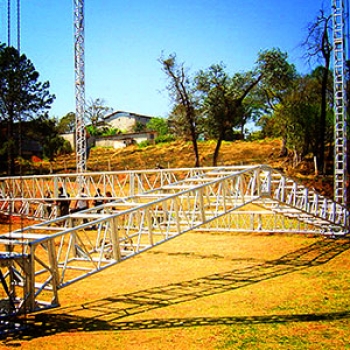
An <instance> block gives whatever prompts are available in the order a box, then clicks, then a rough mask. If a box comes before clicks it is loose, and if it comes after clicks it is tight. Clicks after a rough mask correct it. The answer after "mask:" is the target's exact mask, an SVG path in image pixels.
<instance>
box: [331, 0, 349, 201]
mask: <svg viewBox="0 0 350 350" xmlns="http://www.w3.org/2000/svg"><path fill="white" fill-rule="evenodd" d="M332 2H333V6H332V10H333V46H334V47H333V55H334V67H333V69H334V114H335V125H334V132H335V135H334V141H335V143H334V200H335V201H336V202H338V203H342V204H347V135H346V134H347V133H346V128H347V123H346V83H345V63H346V47H345V43H346V40H345V38H346V25H345V20H346V12H347V11H346V10H347V8H346V2H347V1H346V0H332Z"/></svg>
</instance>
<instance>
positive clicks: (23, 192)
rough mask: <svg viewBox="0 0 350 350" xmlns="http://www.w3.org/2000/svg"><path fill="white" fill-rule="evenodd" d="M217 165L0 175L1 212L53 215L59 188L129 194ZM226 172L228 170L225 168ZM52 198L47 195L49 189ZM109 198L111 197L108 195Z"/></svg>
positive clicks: (114, 195) (40, 216)
mask: <svg viewBox="0 0 350 350" xmlns="http://www.w3.org/2000/svg"><path fill="white" fill-rule="evenodd" d="M247 168H249V167H247V166H245V167H244V166H234V167H226V168H225V169H226V171H228V172H236V171H240V170H243V169H247ZM213 169H216V168H212V167H208V168H195V169H194V168H178V169H161V170H158V169H156V170H154V169H153V170H134V171H133V170H131V171H115V172H106V173H101V172H96V173H91V172H90V173H80V174H59V175H38V176H21V177H1V178H0V212H2V213H4V214H6V213H8V214H9V213H11V215H25V216H26V217H28V218H33V219H40V220H47V219H48V218H54V217H55V214H56V211H55V210H54V211H52V213H51V216H50V217H48V216H47V211H46V210H45V208H46V206H47V202H48V201H50V200H51V201H54V200H55V199H57V196H58V188H59V187H60V186H62V187H63V188H64V189H65V192H66V193H68V194H69V195H70V198H71V199H74V198H75V197H76V196H77V195H78V192H79V189H80V187H81V186H84V187H85V189H86V194H87V195H88V197H89V198H91V199H92V197H94V196H95V194H96V192H97V189H100V190H101V192H102V193H103V194H106V193H107V192H110V193H111V196H112V198H119V197H127V196H132V195H135V194H138V193H143V192H146V191H149V190H152V189H155V188H159V187H162V186H164V185H168V184H171V183H174V182H178V181H181V180H183V179H187V178H191V177H193V176H197V175H200V174H203V173H206V172H208V171H211V170H213ZM223 174H225V172H223ZM48 192H49V193H50V194H51V198H47V193H48ZM106 199H110V198H106Z"/></svg>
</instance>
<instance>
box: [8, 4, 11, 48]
mask: <svg viewBox="0 0 350 350" xmlns="http://www.w3.org/2000/svg"><path fill="white" fill-rule="evenodd" d="M7 46H11V0H7Z"/></svg>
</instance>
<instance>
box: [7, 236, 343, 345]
mask: <svg viewBox="0 0 350 350" xmlns="http://www.w3.org/2000/svg"><path fill="white" fill-rule="evenodd" d="M349 248H350V242H349V240H346V239H343V240H332V239H324V238H322V237H306V236H301V235H300V236H299V235H263V234H234V233H222V234H219V233H217V234H213V233H204V232H192V233H187V234H184V235H182V236H180V237H178V238H176V239H174V240H172V241H170V242H168V243H166V244H164V245H161V246H159V247H157V248H155V249H153V250H151V251H149V252H147V253H143V254H141V255H139V256H137V257H135V258H132V259H130V260H128V261H125V262H123V263H121V264H119V265H117V266H115V267H113V268H111V269H109V270H106V271H104V272H102V273H99V274H97V275H95V276H92V277H90V278H87V279H85V280H83V281H80V282H78V283H76V284H74V285H72V286H70V287H68V288H66V289H63V290H61V291H60V298H61V300H60V301H61V305H62V306H61V307H60V308H58V309H54V310H51V311H48V312H45V313H41V314H38V315H31V316H29V317H28V324H29V325H30V326H31V327H33V328H30V331H29V332H27V333H26V332H24V333H23V334H21V335H18V336H14V337H8V338H7V339H6V340H5V341H4V342H3V343H2V344H3V346H4V348H9V347H15V346H17V347H19V346H21V348H23V349H38V348H41V349H56V348H60V349H117V348H122V349H133V350H134V349H136V350H138V349H245V348H247V349H272V348H279V349H344V348H346V346H347V344H349V343H350V335H349V332H348V331H349V326H350V320H349V318H350V313H349V306H350V299H349V291H350V282H349V281H350V269H349V267H350V251H349ZM34 322H35V323H34ZM33 323H34V324H33Z"/></svg>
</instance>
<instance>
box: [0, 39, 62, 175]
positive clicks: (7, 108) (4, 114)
mask: <svg viewBox="0 0 350 350" xmlns="http://www.w3.org/2000/svg"><path fill="white" fill-rule="evenodd" d="M38 79H39V73H38V72H37V71H36V70H35V67H34V65H33V64H32V62H31V61H30V60H29V59H28V58H27V57H26V56H25V55H24V54H22V55H20V53H19V52H18V51H17V50H16V49H15V48H13V47H7V46H5V45H1V46H0V113H1V114H0V120H1V122H2V123H3V124H5V125H6V130H7V135H6V138H5V139H6V141H5V143H6V150H7V152H8V175H15V140H16V139H17V137H15V136H16V132H15V128H14V125H15V123H17V124H18V123H19V124H20V123H21V122H23V121H28V120H33V119H41V120H44V119H47V118H48V110H49V109H50V106H51V104H52V103H53V101H54V99H55V96H54V95H51V94H50V93H49V87H50V84H49V82H44V83H41V82H39V81H38ZM19 137H20V138H21V137H22V135H21V130H20V128H19ZM20 142H21V141H20Z"/></svg>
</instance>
